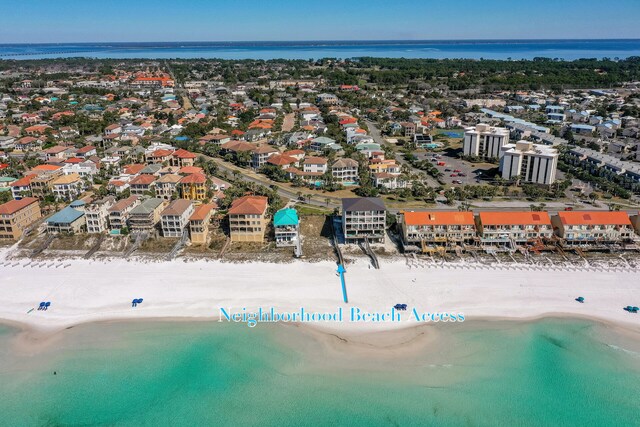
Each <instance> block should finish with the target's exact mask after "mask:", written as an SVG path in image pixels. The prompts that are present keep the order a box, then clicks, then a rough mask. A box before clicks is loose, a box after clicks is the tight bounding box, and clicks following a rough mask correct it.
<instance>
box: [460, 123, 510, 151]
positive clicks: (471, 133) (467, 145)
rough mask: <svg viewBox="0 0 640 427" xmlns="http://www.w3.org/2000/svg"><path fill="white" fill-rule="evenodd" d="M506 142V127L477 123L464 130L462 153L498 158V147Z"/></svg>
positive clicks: (507, 133)
mask: <svg viewBox="0 0 640 427" xmlns="http://www.w3.org/2000/svg"><path fill="white" fill-rule="evenodd" d="M508 143H509V130H508V129H506V128H500V127H493V126H489V125H486V124H478V125H476V126H472V127H468V128H466V129H465V130H464V143H463V146H462V153H463V154H464V155H465V156H476V157H481V158H484V159H488V158H498V157H499V156H500V149H501V148H502V147H503V146H504V145H506V144H508Z"/></svg>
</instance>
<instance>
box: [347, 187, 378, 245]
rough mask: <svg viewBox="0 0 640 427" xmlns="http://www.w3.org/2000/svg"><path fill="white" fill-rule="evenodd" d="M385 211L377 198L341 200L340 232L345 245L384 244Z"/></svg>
mask: <svg viewBox="0 0 640 427" xmlns="http://www.w3.org/2000/svg"><path fill="white" fill-rule="evenodd" d="M386 219H387V209H386V207H385V205H384V202H383V201H382V199H380V198H378V197H355V198H345V199H342V232H343V234H344V238H345V243H347V244H349V243H356V244H357V243H360V242H362V241H364V240H369V242H371V243H384V240H385V230H386Z"/></svg>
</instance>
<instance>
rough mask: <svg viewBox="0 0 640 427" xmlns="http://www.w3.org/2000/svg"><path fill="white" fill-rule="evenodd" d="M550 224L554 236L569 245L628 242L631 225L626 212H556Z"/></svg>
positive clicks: (630, 234) (631, 229) (631, 233)
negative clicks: (554, 233)
mask: <svg viewBox="0 0 640 427" xmlns="http://www.w3.org/2000/svg"><path fill="white" fill-rule="evenodd" d="M551 223H552V224H553V228H554V230H555V232H556V234H557V235H558V236H559V237H561V238H562V239H564V241H565V242H566V243H567V244H569V245H580V244H587V243H613V242H623V241H630V240H631V239H632V236H633V235H634V230H633V224H632V223H631V219H630V218H629V215H628V214H627V213H626V212H620V211H612V212H610V211H590V212H578V211H574V212H567V211H564V212H558V214H557V215H555V216H554V217H553V218H552V220H551Z"/></svg>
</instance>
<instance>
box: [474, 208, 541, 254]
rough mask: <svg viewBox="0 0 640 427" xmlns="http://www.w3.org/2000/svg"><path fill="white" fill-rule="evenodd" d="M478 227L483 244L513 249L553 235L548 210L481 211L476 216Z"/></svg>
mask: <svg viewBox="0 0 640 427" xmlns="http://www.w3.org/2000/svg"><path fill="white" fill-rule="evenodd" d="M476 229H477V230H478V234H479V235H480V242H481V243H482V244H483V245H496V246H504V247H508V248H512V249H513V248H515V247H516V246H517V245H519V244H524V243H528V242H536V241H540V240H546V239H550V238H551V237H552V236H553V227H552V225H551V218H549V214H548V213H547V212H536V211H532V212H480V213H479V214H478V216H477V217H476Z"/></svg>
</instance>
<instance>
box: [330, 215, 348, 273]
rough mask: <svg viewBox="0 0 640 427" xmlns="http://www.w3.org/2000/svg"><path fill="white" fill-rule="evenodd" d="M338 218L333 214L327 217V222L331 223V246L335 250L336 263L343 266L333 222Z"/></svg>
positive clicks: (336, 231)
mask: <svg viewBox="0 0 640 427" xmlns="http://www.w3.org/2000/svg"><path fill="white" fill-rule="evenodd" d="M337 219H338V218H336V217H335V216H330V217H329V224H330V225H331V242H332V243H333V248H334V249H335V251H336V255H337V256H338V264H339V265H342V266H344V265H345V264H344V257H343V256H342V251H341V250H340V245H339V239H338V230H337V229H336V226H335V222H336V221H337Z"/></svg>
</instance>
